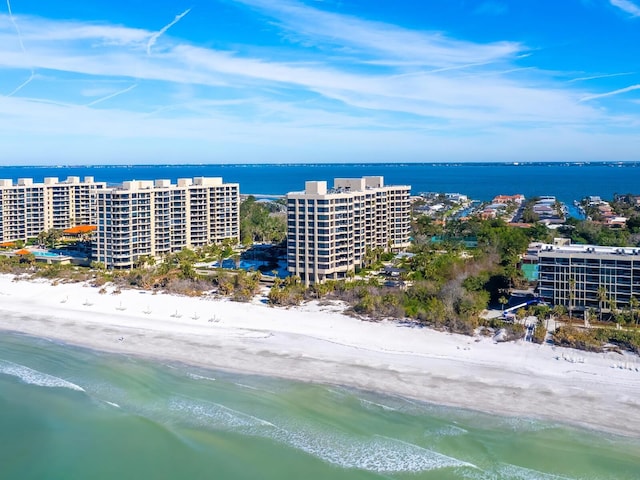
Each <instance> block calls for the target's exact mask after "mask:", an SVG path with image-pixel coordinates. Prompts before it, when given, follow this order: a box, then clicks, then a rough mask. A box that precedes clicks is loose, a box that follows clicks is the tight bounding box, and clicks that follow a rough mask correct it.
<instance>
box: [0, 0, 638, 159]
mask: <svg viewBox="0 0 640 480" xmlns="http://www.w3.org/2000/svg"><path fill="white" fill-rule="evenodd" d="M5 1H6V0H5ZM639 132H640V0H509V1H507V0H421V1H416V0H394V1H387V0H384V1H383V0H324V1H322V0H189V1H183V0H173V1H162V0H159V1H156V2H153V3H151V2H148V1H141V0H128V1H122V0H110V1H103V0H92V1H88V2H77V1H70V0H57V1H55V2H53V1H46V0H13V1H11V2H6V5H2V4H0V145H2V148H1V149H0V164H3V165H14V164H35V165H45V164H116V163H118V164H120V163H129V164H131V163H140V164H142V163H261V162H272V163H280V162H465V161H482V162H487V161H521V162H522V161H597V160H605V161H625V160H635V161H640V134H639Z"/></svg>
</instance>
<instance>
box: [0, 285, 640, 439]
mask: <svg viewBox="0 0 640 480" xmlns="http://www.w3.org/2000/svg"><path fill="white" fill-rule="evenodd" d="M106 290H107V293H105V294H100V293H99V289H98V288H95V287H91V286H89V285H87V284H78V283H67V284H64V283H61V284H58V285H53V284H52V283H51V282H49V281H44V280H39V281H26V280H19V281H15V280H14V277H13V276H12V275H0V329H2V330H6V331H15V332H23V333H27V334H31V335H34V336H39V337H45V338H51V339H56V340H60V341H63V342H67V343H69V344H74V345H81V346H85V347H90V348H94V349H98V350H104V351H111V352H120V353H126V354H134V355H140V356H145V357H152V358H161V359H167V360H175V361H180V362H184V363H188V364H194V365H199V366H204V367H210V368H212V369H224V370H231V371H237V372H246V373H255V374H263V375H269V376H278V377H286V378H292V379H298V380H303V381H312V382H319V383H330V384H340V385H346V386H352V387H356V388H361V389H366V390H371V391H377V392H386V393H390V394H397V395H403V396H407V397H411V398H414V399H418V400H422V401H427V402H432V403H436V404H442V405H450V406H456V407H465V408H470V409H475V410H480V411H485V412H490V413H497V414H502V415H517V416H520V415H524V416H530V417H534V418H544V419H550V420H557V421H562V422H565V423H571V424H576V425H581V426H586V427H591V428H594V429H597V430H602V431H610V432H615V433H621V434H625V435H631V436H640V358H639V357H637V356H633V355H620V354H616V353H606V354H592V353H587V352H581V351H576V350H570V349H562V348H555V347H551V346H548V345H542V346H541V345H533V344H530V343H524V342H516V343H508V344H505V343H494V342H493V341H492V339H491V338H474V337H466V336H461V335H453V334H447V333H442V332H436V331H433V330H430V329H427V328H418V327H411V326H407V325H404V324H402V323H401V322H395V321H384V322H379V323H374V322H367V321H361V320H358V319H355V318H352V317H349V316H345V315H343V314H342V313H340V311H341V306H340V305H333V306H331V305H329V306H326V305H325V306H321V305H320V304H318V303H317V302H312V303H310V304H307V305H304V306H302V307H297V308H291V309H283V308H272V307H269V306H268V305H266V304H265V303H264V302H263V301H261V299H259V298H256V300H255V301H254V302H253V303H250V304H244V303H236V302H232V301H229V300H225V299H214V298H212V297H199V298H191V297H180V296H172V295H166V294H153V293H152V292H147V291H140V290H123V291H122V292H121V293H120V294H117V295H115V294H113V293H112V292H113V290H114V288H113V287H110V286H107V287H106Z"/></svg>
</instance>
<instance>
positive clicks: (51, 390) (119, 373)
mask: <svg viewBox="0 0 640 480" xmlns="http://www.w3.org/2000/svg"><path fill="white" fill-rule="evenodd" d="M541 401H544V400H543V399H541ZM611 408H615V405H612V406H611ZM508 412H509V405H508V400H506V399H505V413H508ZM0 446H1V448H0V478H2V479H3V480H14V479H15V480H30V479H34V480H35V479H37V480H42V479H65V480H74V479H78V480H80V479H82V480H85V479H92V480H100V479H105V480H107V479H109V480H111V479H147V478H148V479H155V480H160V479H167V480H169V479H229V480H241V479H247V480H255V479H261V480H270V479H273V480H287V479H300V478H304V479H305V480H316V479H317V480H320V479H329V478H330V479H338V480H341V479H344V480H356V479H411V480H422V479H439V480H447V479H486V480H489V479H491V480H501V479H526V480H530V479H531V480H533V479H542V480H545V479H549V480H551V479H554V480H558V479H563V480H564V479H576V480H577V479H584V480H587V479H588V480H599V479H617V480H624V479H637V478H638V475H639V472H640V470H639V468H640V467H639V466H640V440H638V439H635V440H631V439H625V438H619V437H616V436H614V435H610V434H603V433H598V432H594V431H587V430H581V429H578V428H573V427H567V426H563V425H560V424H557V423H549V422H543V421H539V420H533V419H528V418H509V417H498V416H492V415H485V414H479V413H476V412H471V411H467V410H459V409H452V408H445V407H439V406H435V405H429V404H425V403H420V402H416V401H412V400H407V399H403V398H398V397H392V396H385V395H379V394H375V393H371V392H364V391H358V390H353V389H349V388H344V387H340V386H325V385H313V384H308V383H299V382H293V381H288V380H280V379H273V378H265V377H258V376H249V375H236V374H232V373H226V372H219V371H208V370H203V369H201V368H196V367H191V366H187V365H181V364H172V363H162V362H159V361H155V362H152V361H147V360H144V359H139V358H135V357H131V356H124V355H114V354H107V353H100V352H95V351H91V350H87V349H82V348H77V347H71V346H68V345H63V344H59V343H55V342H51V341H47V340H43V339H38V338H32V337H28V336H23V335H18V334H10V333H3V334H2V335H1V336H0Z"/></svg>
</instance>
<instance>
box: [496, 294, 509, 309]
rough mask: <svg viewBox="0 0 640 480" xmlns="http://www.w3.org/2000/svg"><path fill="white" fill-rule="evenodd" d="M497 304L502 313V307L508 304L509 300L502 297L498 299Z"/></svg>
mask: <svg viewBox="0 0 640 480" xmlns="http://www.w3.org/2000/svg"><path fill="white" fill-rule="evenodd" d="M498 302H500V305H502V311H503V312H504V306H505V305H506V304H507V303H509V299H508V298H507V297H505V296H504V295H503V296H501V297H500V298H499V299H498Z"/></svg>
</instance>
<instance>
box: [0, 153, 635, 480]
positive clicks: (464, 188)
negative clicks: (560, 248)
mask: <svg viewBox="0 0 640 480" xmlns="http://www.w3.org/2000/svg"><path fill="white" fill-rule="evenodd" d="M69 175H78V176H81V177H83V176H87V175H90V176H94V177H95V178H96V180H98V181H106V182H108V183H109V184H117V183H120V182H122V181H124V180H131V179H139V180H144V179H155V178H169V179H171V180H176V179H177V178H184V177H193V176H222V177H223V178H224V180H225V181H228V182H238V183H240V188H241V192H243V193H254V194H284V193H286V192H287V191H296V190H302V189H304V182H305V181H306V180H327V181H331V179H332V178H334V177H359V176H363V175H383V176H384V177H385V179H386V183H388V184H410V185H412V192H413V193H414V194H417V193H420V192H458V193H463V194H467V195H469V196H470V197H471V198H473V199H477V200H490V199H491V198H492V197H493V196H495V195H497V194H500V193H523V194H524V195H526V196H534V195H556V196H557V197H558V198H559V199H560V200H562V201H564V202H566V203H569V202H572V201H573V200H574V199H579V198H582V197H584V196H586V195H599V196H601V197H603V198H610V197H612V196H613V194H614V193H616V192H618V193H627V192H635V193H640V192H638V185H639V182H638V180H640V165H637V164H621V165H618V164H612V165H609V164H580V165H578V164H531V165H529V164H527V165H506V164H502V165H498V164H495V165H479V164H464V165H443V164H434V165H431V164H429V165H426V164H405V165H396V164H393V165H392V164H387V165H381V164H374V165H363V164H359V165H333V164H328V165H292V166H279V165H228V166H213V165H212V166H205V165H183V166H103V167H95V166H86V167H6V166H5V167H0V178H8V179H13V180H16V179H17V178H24V177H28V178H34V180H36V181H41V180H42V179H43V178H44V177H50V176H53V177H59V178H61V179H63V178H66V177H67V176H69ZM540 401H541V402H542V401H545V400H544V399H540ZM611 408H615V405H611ZM504 410H505V414H506V415H507V416H494V415H485V414H479V413H477V412H472V411H467V410H459V409H452V408H445V407H441V406H436V405H430V404H425V403H420V402H415V401H412V400H408V399H404V398H398V397H392V396H386V395H380V394H376V393H372V392H363V391H357V390H353V389H349V388H344V387H340V386H326V385H313V384H308V383H299V382H293V381H287V380H281V379H274V378H266V377H258V376H247V375H237V374H232V373H228V372H217V371H207V370H202V369H200V368H196V367H192V366H187V365H181V364H173V363H166V362H164V363H163V362H161V361H151V360H144V359H140V358H135V357H130V356H123V355H114V354H107V353H101V352H96V351H91V350H86V349H82V348H77V347H71V346H68V345H63V344H59V343H55V342H51V341H48V340H44V339H38V338H32V337H28V336H23V335H17V334H11V333H6V332H0V479H2V480H13V479H15V480H29V479H34V480H35V479H38V480H41V479H65V480H71V479H83V480H84V479H92V480H99V479H115V478H117V479H143V478H150V479H224V480H227V479H228V480H242V479H251V480H254V479H261V480H263V479H264V480H269V479H278V480H287V479H299V478H304V479H305V480H316V479H328V478H331V479H345V480H351V479H353V480H355V479H412V480H421V479H443V480H447V479H481V480H483V479H487V480H489V479H491V480H502V479H527V480H529V479H543V480H545V479H554V480H557V479H575V480H578V479H584V480H599V479H621V480H624V479H638V478H640V473H639V472H640V440H638V439H628V438H621V437H617V436H615V435H610V434H605V433H602V432H596V431H587V430H582V429H578V428H574V427H568V426H565V425H561V424H558V423H549V422H543V421H539V420H534V419H532V418H520V417H518V418H513V417H509V416H508V413H509V403H508V399H505V409H504ZM532 417H535V412H532Z"/></svg>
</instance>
